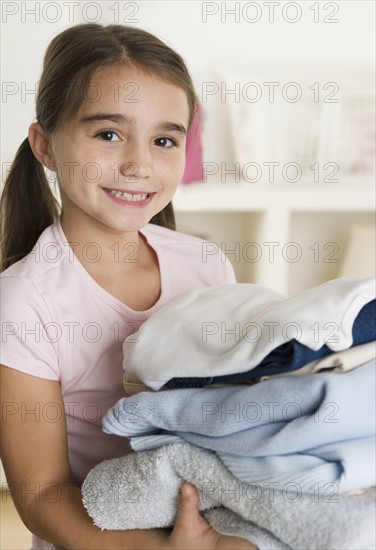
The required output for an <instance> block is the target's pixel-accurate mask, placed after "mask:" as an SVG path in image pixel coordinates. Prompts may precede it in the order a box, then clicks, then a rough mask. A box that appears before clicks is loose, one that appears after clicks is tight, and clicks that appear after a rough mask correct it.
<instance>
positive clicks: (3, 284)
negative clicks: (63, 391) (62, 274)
mask: <svg viewBox="0 0 376 550" xmlns="http://www.w3.org/2000/svg"><path fill="white" fill-rule="evenodd" d="M0 297H1V306H0V314H1V325H0V327H1V328H0V337H1V350H0V363H1V364H2V365H5V366H6V367H10V368H14V369H16V370H19V371H22V372H24V373H25V374H30V375H33V376H37V377H40V378H47V379H49V380H59V367H58V335H59V331H58V327H57V326H56V325H57V323H54V322H53V320H52V318H51V314H50V312H49V310H48V307H47V304H46V302H45V300H44V298H43V297H42V296H41V295H40V293H39V292H38V290H37V288H36V287H35V286H34V285H33V283H32V282H30V281H29V280H27V279H24V278H21V277H9V276H5V277H1V278H0Z"/></svg>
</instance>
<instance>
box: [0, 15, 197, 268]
mask: <svg viewBox="0 0 376 550" xmlns="http://www.w3.org/2000/svg"><path fill="white" fill-rule="evenodd" d="M117 63H119V64H120V63H121V64H126V65H128V66H133V67H137V68H139V69H141V70H143V71H145V72H147V73H150V74H155V75H158V77H159V78H162V79H163V80H166V81H168V82H171V83H172V84H174V85H176V86H178V87H180V88H182V89H183V90H184V91H185V93H186V95H187V100H188V107H189V125H188V127H189V126H190V125H191V123H192V120H193V116H194V112H195V106H196V97H195V92H194V88H193V84H192V80H191V77H190V75H189V72H188V70H187V67H186V65H185V63H184V61H183V59H182V58H181V56H180V55H179V54H177V53H176V52H175V51H174V50H172V49H171V48H170V47H169V46H167V45H166V44H164V42H162V41H161V40H159V38H157V37H156V36H154V35H153V34H150V33H148V32H146V31H144V30H141V29H138V28H135V27H131V26H124V25H107V26H102V25H98V24H92V23H85V24H82V25H75V26H73V27H70V28H68V29H66V30H65V31H63V32H62V33H60V34H59V35H57V36H56V37H55V38H54V39H53V40H52V41H51V43H50V44H49V46H48V48H47V51H46V53H45V56H44V61H43V72H42V76H41V79H40V82H39V87H38V92H37V98H36V120H37V122H38V123H39V124H40V126H41V127H42V128H43V130H44V131H45V132H46V133H47V134H49V135H51V136H52V135H53V134H55V133H56V132H58V131H59V130H60V129H61V128H62V127H63V126H64V124H65V123H66V122H68V121H69V120H71V118H72V117H74V116H75V114H76V113H77V111H78V109H79V107H80V106H81V104H82V103H83V101H84V98H85V96H86V93H87V90H88V87H89V84H90V81H91V79H92V76H93V74H94V72H95V71H96V70H97V69H99V68H101V67H103V66H109V65H114V64H117ZM59 212H60V206H59V203H58V202H57V200H56V198H55V197H54V195H53V193H52V191H51V188H50V186H49V183H48V180H47V177H46V174H45V171H44V167H43V166H42V165H41V164H40V163H39V161H38V160H37V159H36V158H35V156H34V154H33V152H32V150H31V147H30V144H29V140H28V138H26V139H25V140H24V141H23V142H22V144H21V146H20V148H19V149H18V151H17V153H16V156H15V159H14V161H13V164H12V166H11V169H10V172H9V174H8V177H7V179H6V181H5V185H4V190H3V193H2V197H1V201H0V215H1V224H0V231H1V270H3V269H6V268H7V267H9V266H10V265H12V264H13V263H15V262H16V261H18V260H20V259H21V258H23V257H24V256H26V254H28V253H29V252H30V251H31V250H32V248H33V246H34V245H35V243H36V242H37V240H38V238H39V237H40V235H41V233H42V232H43V231H44V229H46V227H48V226H49V225H51V224H52V223H54V222H55V221H56V219H57V217H58V216H59ZM150 222H151V223H154V224H156V225H160V226H163V227H167V228H169V229H175V216H174V211H173V207H172V203H171V202H170V203H169V204H168V205H167V206H166V207H165V208H164V209H163V210H162V211H161V212H159V213H158V214H156V215H155V216H154V217H153V218H152V219H151V220H150Z"/></svg>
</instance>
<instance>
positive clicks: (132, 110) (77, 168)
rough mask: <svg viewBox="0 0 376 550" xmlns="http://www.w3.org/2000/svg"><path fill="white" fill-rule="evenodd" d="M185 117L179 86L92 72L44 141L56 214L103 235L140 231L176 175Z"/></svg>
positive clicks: (133, 73)
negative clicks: (78, 99) (74, 105)
mask: <svg viewBox="0 0 376 550" xmlns="http://www.w3.org/2000/svg"><path fill="white" fill-rule="evenodd" d="M188 118H189V109H188V101H187V97H186V94H185V92H184V91H183V90H182V89H181V88H178V87H177V86H174V85H172V84H170V83H168V82H165V81H163V80H160V79H158V77H156V76H153V75H148V74H146V73H144V72H142V71H140V70H137V69H133V68H132V69H130V68H125V67H118V66H113V67H106V68H102V69H100V70H98V71H97V72H96V73H95V75H94V77H93V79H92V82H91V85H90V86H89V89H88V92H87V94H86V98H85V101H84V103H83V104H82V105H81V107H80V109H79V111H78V113H77V115H76V116H75V118H74V119H72V120H71V121H70V122H69V123H67V125H65V126H64V128H63V129H62V130H61V131H60V132H59V133H58V134H57V135H56V136H54V138H53V139H52V140H51V144H50V151H51V153H52V156H53V160H54V163H55V164H56V169H57V173H58V179H59V186H60V193H61V199H62V206H63V215H64V216H65V217H69V218H72V217H73V218H74V219H75V220H76V221H80V220H81V221H84V220H85V221H86V222H87V223H89V224H91V225H93V223H94V224H95V225H98V223H99V224H101V225H102V226H104V227H103V229H106V230H107V231H108V230H109V231H110V232H132V231H137V230H138V229H140V228H142V227H143V226H144V225H145V224H147V223H148V222H149V221H150V219H151V218H152V217H153V216H154V215H155V214H157V213H158V212H160V211H161V210H162V209H163V208H164V207H165V206H166V205H167V204H168V203H169V202H170V200H171V198H172V196H173V195H174V193H175V191H176V187H177V185H178V183H179V182H180V179H181V177H182V175H183V171H184V164H185V141H186V132H187V126H188Z"/></svg>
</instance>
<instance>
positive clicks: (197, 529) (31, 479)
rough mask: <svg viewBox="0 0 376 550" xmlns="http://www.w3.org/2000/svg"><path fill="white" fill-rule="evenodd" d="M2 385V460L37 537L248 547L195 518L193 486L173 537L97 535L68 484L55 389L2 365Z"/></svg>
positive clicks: (110, 545)
mask: <svg viewBox="0 0 376 550" xmlns="http://www.w3.org/2000/svg"><path fill="white" fill-rule="evenodd" d="M0 381H1V384H0V386H1V411H2V419H1V421H2V425H1V439H0V449H1V459H2V462H3V465H4V470H5V472H6V476H7V481H8V484H9V487H10V491H11V493H12V497H13V500H14V503H15V506H16V508H17V510H18V513H19V515H20V517H21V519H22V521H23V522H24V523H25V525H26V527H27V528H28V529H29V530H30V531H31V532H32V533H34V534H35V535H37V536H38V537H39V538H41V539H43V540H46V541H49V542H52V543H53V544H55V545H56V546H60V547H63V548H67V549H71V550H76V549H77V550H78V549H80V550H83V549H90V550H96V549H98V550H106V549H113V550H116V549H122V550H125V549H127V548H132V549H138V548H139V549H143V548H145V549H146V548H147V549H148V550H149V549H150V550H152V549H153V548H155V549H157V548H159V549H166V550H167V549H171V550H172V549H179V548H184V549H188V548H192V549H196V548H202V549H213V550H214V549H227V548H228V549H230V548H231V549H244V550H251V549H252V548H253V546H252V545H251V544H249V543H248V542H246V541H244V540H243V539H237V538H234V537H226V536H222V535H218V533H216V532H215V531H214V530H213V529H211V528H210V527H209V525H208V524H207V523H206V522H205V520H204V519H203V518H202V517H201V516H200V515H199V513H198V502H197V493H196V492H195V491H194V489H193V487H191V486H186V488H188V496H187V497H183V498H182V499H181V502H180V507H179V513H178V519H177V522H176V526H175V528H174V530H173V531H172V533H170V531H169V530H165V529H151V530H134V531H101V530H100V529H99V528H98V527H95V525H94V524H93V522H92V519H91V518H90V517H89V516H88V514H87V513H86V510H85V508H84V506H83V504H82V499H81V491H80V488H79V487H77V486H75V485H74V484H73V483H72V481H71V472H70V467H69V460H68V448H67V431H66V419H65V413H64V403H63V399H62V395H61V389H60V384H59V383H58V382H56V381H51V380H46V379H42V378H37V377H35V376H29V375H27V374H23V373H21V372H19V371H17V370H14V369H11V368H8V367H4V366H0ZM48 411H50V414H48ZM52 411H53V412H52ZM56 411H61V413H62V414H61V415H60V414H59V415H56ZM54 413H55V414H54Z"/></svg>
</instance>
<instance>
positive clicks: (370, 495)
mask: <svg viewBox="0 0 376 550" xmlns="http://www.w3.org/2000/svg"><path fill="white" fill-rule="evenodd" d="M183 480H184V481H188V482H190V483H193V484H194V485H195V486H196V487H197V488H198V490H199V492H200V509H201V510H203V509H207V508H213V507H214V506H223V507H224V508H223V509H221V513H222V520H221V516H220V517H219V519H218V518H217V523H218V522H221V521H223V524H224V529H226V527H225V525H226V524H227V526H228V524H229V523H230V524H232V528H233V529H234V531H235V533H234V534H237V535H238V536H242V535H243V528H242V524H241V522H240V521H239V522H237V521H236V517H234V516H233V514H231V516H230V517H229V520H228V521H226V520H225V519H223V518H224V517H226V515H227V509H229V510H231V511H232V512H235V513H236V514H238V515H239V516H240V518H242V519H243V520H247V521H249V522H253V523H255V524H256V525H257V526H258V527H260V528H262V529H264V530H266V531H267V532H268V533H270V534H271V535H273V536H274V541H273V539H271V541H270V543H268V542H265V538H264V541H261V543H260V548H268V549H272V548H292V549H302V550H311V549H312V550H313V549H317V550H318V549H320V550H322V549H323V548H325V549H326V550H331V549H333V550H334V549H335V550H341V549H346V550H348V549H349V548H351V549H352V550H357V549H361V550H367V549H374V545H375V513H376V509H375V492H374V491H373V490H370V491H367V492H366V493H364V494H361V495H354V496H342V495H338V494H336V493H335V491H333V494H332V495H330V496H328V495H326V496H324V497H323V496H322V495H320V494H317V493H316V494H315V492H314V490H313V492H312V494H311V495H303V494H301V493H300V491H299V488H297V490H296V491H295V492H292V493H287V492H286V491H285V492H283V491H277V490H274V489H273V487H270V486H269V487H261V486H260V485H257V484H255V485H249V484H245V483H242V482H240V481H239V480H237V479H236V478H234V477H233V476H232V475H231V474H230V472H229V471H228V470H227V468H226V467H225V466H224V465H223V464H222V463H221V461H220V460H219V459H218V458H217V457H216V456H215V454H214V453H212V452H210V451H207V450H204V449H200V448H199V447H196V446H194V445H190V444H188V443H182V444H176V445H167V446H165V447H162V448H160V449H158V450H156V451H145V452H141V453H135V454H132V455H129V456H127V457H124V458H117V459H113V460H109V461H105V462H103V463H102V464H99V465H98V466H96V467H95V468H94V469H93V470H92V471H91V472H90V473H89V474H88V476H87V478H86V480H85V482H84V484H83V487H82V494H83V502H84V505H85V507H86V509H87V511H88V513H89V515H90V516H91V517H92V518H93V520H94V523H95V524H96V525H97V526H98V527H100V528H102V529H147V528H153V527H169V526H172V525H174V522H175V518H176V507H177V501H178V493H179V487H180V484H181V482H182V481H183ZM150 495H158V506H155V500H154V499H153V498H150ZM208 517H209V520H210V515H209V516H208ZM237 526H238V527H239V530H238V531H237ZM247 527H248V528H247V530H246V531H247V538H248V540H251V541H252V540H254V542H255V543H256V544H258V541H257V532H253V530H252V524H251V523H249V524H248V525H247ZM263 534H265V533H263ZM266 534H267V533H266ZM253 535H254V538H253V539H252V538H251V537H252V536H253ZM259 538H260V533H259ZM278 542H279V543H284V544H285V546H282V547H281V546H275V545H276V544H277V543H278ZM262 544H263V546H262ZM272 544H274V546H273V545H272ZM286 545H287V546H286Z"/></svg>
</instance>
